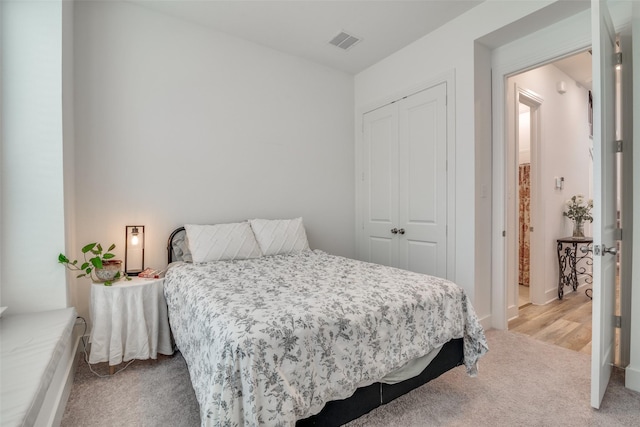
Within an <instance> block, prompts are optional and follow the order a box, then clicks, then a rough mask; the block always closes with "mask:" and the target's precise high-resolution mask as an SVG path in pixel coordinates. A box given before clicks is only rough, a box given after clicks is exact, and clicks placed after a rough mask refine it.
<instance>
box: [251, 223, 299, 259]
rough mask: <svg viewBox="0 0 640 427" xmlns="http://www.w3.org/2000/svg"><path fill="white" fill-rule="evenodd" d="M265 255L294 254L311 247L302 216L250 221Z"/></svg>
mask: <svg viewBox="0 0 640 427" xmlns="http://www.w3.org/2000/svg"><path fill="white" fill-rule="evenodd" d="M249 223H250V224H251V228H252V229H253V233H254V234H255V235H256V240H257V241H258V244H259V245H260V249H261V250H262V253H263V254H264V255H280V254H292V253H296V252H301V251H306V250H308V249H309V242H308V241H307V233H306V232H305V231H304V225H302V218H295V219H277V220H268V219H252V220H250V221H249Z"/></svg>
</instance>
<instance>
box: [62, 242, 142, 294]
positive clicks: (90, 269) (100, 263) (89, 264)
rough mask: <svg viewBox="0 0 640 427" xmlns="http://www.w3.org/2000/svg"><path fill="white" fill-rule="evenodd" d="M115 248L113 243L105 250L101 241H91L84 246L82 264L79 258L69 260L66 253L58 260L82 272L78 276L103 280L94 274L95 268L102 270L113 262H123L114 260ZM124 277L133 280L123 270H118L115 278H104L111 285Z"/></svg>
mask: <svg viewBox="0 0 640 427" xmlns="http://www.w3.org/2000/svg"><path fill="white" fill-rule="evenodd" d="M115 248H116V245H115V244H112V245H111V246H109V249H107V250H106V251H104V250H103V249H102V245H101V244H100V243H89V244H88V245H86V246H84V247H83V248H82V255H83V257H84V262H83V263H82V264H80V263H79V261H78V260H77V259H75V260H73V261H71V260H69V258H68V257H67V256H66V255H64V254H60V255H58V262H59V263H60V264H63V265H64V266H65V267H66V268H67V269H69V270H71V271H78V272H80V274H78V275H77V276H76V277H77V278H80V277H90V278H91V279H92V280H93V281H94V282H101V281H103V280H101V279H99V278H98V277H96V276H95V275H94V272H95V270H102V269H104V268H105V266H107V265H109V264H112V263H117V264H118V265H119V264H120V263H121V261H115V260H113V258H114V257H115V255H114V254H113V253H112V252H111V251H112V250H114V249H115ZM87 257H90V258H87ZM118 268H119V267H118ZM122 277H125V279H126V280H131V279H130V278H129V277H128V276H126V275H124V274H123V273H122V271H120V270H118V272H117V273H116V274H115V276H114V277H113V279H110V280H104V285H105V286H111V285H112V284H113V282H115V281H118V280H120V279H121V278H122Z"/></svg>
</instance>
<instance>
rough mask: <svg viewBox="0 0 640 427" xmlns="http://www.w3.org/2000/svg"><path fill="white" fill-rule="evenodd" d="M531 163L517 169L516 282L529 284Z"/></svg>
mask: <svg viewBox="0 0 640 427" xmlns="http://www.w3.org/2000/svg"><path fill="white" fill-rule="evenodd" d="M530 171H531V165H530V164H529V163H523V164H521V165H520V168H519V170H518V183H519V184H520V190H519V197H520V239H519V242H520V245H519V246H520V248H519V251H518V252H519V259H520V262H519V268H518V270H519V277H518V283H520V284H521V285H524V286H529V227H530V226H531V211H530V208H529V202H530V199H531V184H530V178H529V174H530Z"/></svg>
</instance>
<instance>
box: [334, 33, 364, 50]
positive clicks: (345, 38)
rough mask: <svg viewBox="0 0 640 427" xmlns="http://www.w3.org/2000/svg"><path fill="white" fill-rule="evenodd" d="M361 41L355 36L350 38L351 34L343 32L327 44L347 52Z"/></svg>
mask: <svg viewBox="0 0 640 427" xmlns="http://www.w3.org/2000/svg"><path fill="white" fill-rule="evenodd" d="M360 40H361V39H359V38H358V37H356V36H352V35H351V34H348V33H345V32H344V31H340V33H338V35H337V36H335V37H334V38H333V39H331V41H330V42H329V44H332V45H334V46H336V47H339V48H340V49H344V50H347V49H349V48H350V47H353V46H354V45H355V44H356V43H358V42H359V41H360Z"/></svg>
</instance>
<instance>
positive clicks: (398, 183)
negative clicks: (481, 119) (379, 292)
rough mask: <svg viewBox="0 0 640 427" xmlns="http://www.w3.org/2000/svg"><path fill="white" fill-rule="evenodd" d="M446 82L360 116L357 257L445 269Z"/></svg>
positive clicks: (407, 266) (414, 268) (440, 273)
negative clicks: (359, 235) (360, 225)
mask: <svg viewBox="0 0 640 427" xmlns="http://www.w3.org/2000/svg"><path fill="white" fill-rule="evenodd" d="M446 114H447V108H446V83H442V84H439V85H436V86H433V87H431V88H429V89H426V90H423V91H421V92H418V93H416V94H414V95H411V96H409V97H406V98H403V99H401V100H399V101H397V102H394V103H391V104H387V105H385V106H383V107H381V108H378V109H376V110H373V111H371V112H369V113H366V114H364V116H363V150H364V152H363V174H362V181H363V186H362V191H363V194H362V204H363V205H362V206H361V214H362V218H363V228H364V230H363V237H362V239H363V241H362V242H361V249H362V250H361V253H362V255H363V259H365V260H366V261H370V262H375V263H379V264H385V265H391V266H394V267H401V268H405V269H408V270H411V271H417V272H421V273H427V274H432V275H435V276H440V277H446V274H447V247H446V241H447V236H446V233H447V223H446V221H447V169H446V168H447V135H446V131H447V116H446Z"/></svg>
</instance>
